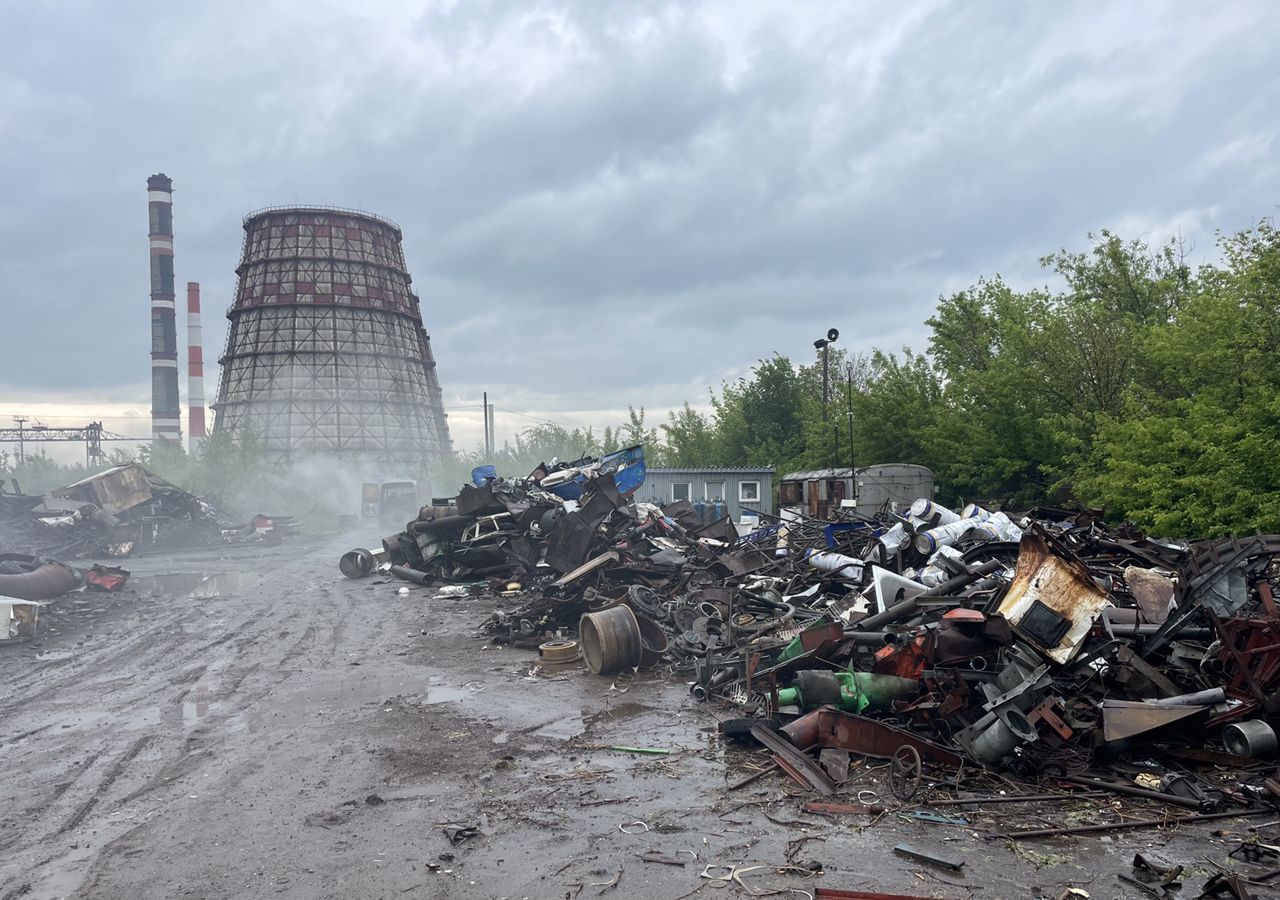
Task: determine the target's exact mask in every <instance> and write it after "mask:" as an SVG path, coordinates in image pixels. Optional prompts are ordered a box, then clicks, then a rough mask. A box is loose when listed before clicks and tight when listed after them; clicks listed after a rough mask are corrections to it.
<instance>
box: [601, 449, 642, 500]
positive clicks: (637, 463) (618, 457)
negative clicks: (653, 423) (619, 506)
mask: <svg viewBox="0 0 1280 900" xmlns="http://www.w3.org/2000/svg"><path fill="white" fill-rule="evenodd" d="M600 468H601V471H604V472H613V483H614V484H616V485H617V486H618V493H619V494H621V495H622V496H624V497H626V496H629V495H630V494H634V493H635V492H636V489H637V488H639V487H640V485H642V484H644V478H645V475H646V474H647V473H648V471H649V470H648V469H647V468H645V464H644V447H643V446H642V445H640V444H636V445H635V446H634V447H624V448H623V449H621V450H618V451H615V452H613V453H610V454H608V455H607V456H605V457H604V459H602V460H600Z"/></svg>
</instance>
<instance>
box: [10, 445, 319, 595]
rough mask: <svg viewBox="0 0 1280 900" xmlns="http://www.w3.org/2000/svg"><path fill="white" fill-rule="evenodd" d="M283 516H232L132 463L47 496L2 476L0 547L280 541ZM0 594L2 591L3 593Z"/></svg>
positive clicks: (96, 552)
mask: <svg viewBox="0 0 1280 900" xmlns="http://www.w3.org/2000/svg"><path fill="white" fill-rule="evenodd" d="M294 531H295V526H294V523H293V520H292V519H291V518H289V517H287V516H262V515H259V516H255V517H254V518H253V519H252V520H250V521H249V522H243V521H239V520H237V519H235V518H234V517H233V516H231V515H230V514H228V513H227V512H226V511H225V510H223V509H221V508H219V507H218V506H217V505H216V504H214V503H211V502H210V501H208V500H206V499H205V498H203V497H198V496H196V495H195V494H192V493H190V492H188V491H184V490H183V489H182V488H180V487H177V486H176V485H174V484H171V483H169V482H168V481H165V480H164V479H163V478H161V477H160V476H158V475H156V474H155V473H153V472H150V471H148V470H147V469H145V468H144V467H142V466H141V465H138V464H137V463H129V464H126V465H122V466H116V467H115V468H112V469H107V470H106V471H104V472H99V473H97V474H96V475H91V476H89V477H88V478H85V479H82V480H81V481H77V482H76V483H75V484H69V485H67V486H66V487H61V488H58V489H57V490H54V491H52V492H50V493H48V494H45V495H28V494H24V493H22V491H21V489H20V487H19V486H18V484H17V483H16V482H15V483H13V485H12V490H11V491H10V490H6V486H5V484H4V483H3V482H0V549H7V550H20V551H23V552H25V553H31V554H35V555H37V556H48V557H57V558H61V559H72V558H75V557H77V556H112V557H120V556H130V555H132V554H133V553H135V552H139V551H145V550H152V549H155V550H168V549H179V548H186V547H199V546H210V545H217V544H223V543H230V544H234V543H249V542H258V541H267V542H278V541H279V540H280V539H281V538H283V537H285V536H287V535H289V534H291V533H293V532H294ZM0 593H3V592H0Z"/></svg>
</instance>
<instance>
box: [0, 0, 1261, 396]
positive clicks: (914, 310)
mask: <svg viewBox="0 0 1280 900" xmlns="http://www.w3.org/2000/svg"><path fill="white" fill-rule="evenodd" d="M1176 9H1177V12H1176V13H1174V12H1170V8H1169V7H1168V6H1166V5H1164V4H1151V5H1140V4H1125V5H1122V6H1121V5H1117V6H1112V7H1105V8H1100V7H1098V6H1096V5H1092V4H1079V5H1065V6H1064V5H1057V6H1045V5H1022V4H1009V5H1003V6H994V5H975V4H965V3H950V4H934V5H932V6H929V7H923V6H922V7H914V6H913V7H910V8H908V9H905V10H904V9H902V8H901V5H898V4H884V5H881V6H869V5H858V7H857V8H856V9H854V10H852V11H849V12H845V11H833V10H832V9H831V8H829V7H828V6H826V5H822V4H812V5H807V4H799V5H794V4H793V5H789V6H788V7H787V8H786V9H785V10H782V11H780V10H779V9H778V8H775V7H772V6H771V5H765V4H761V5H753V4H746V5H744V4H738V3H732V4H728V3H727V4H683V3H658V4H646V5H614V4H596V3H585V2H584V3H569V2H564V3H559V2H556V3H551V2H548V3H537V4H526V3H496V2H485V3H457V4H430V5H422V6H420V7H418V8H414V7H410V6H408V5H405V4H397V3H388V4H384V5H379V4H372V5H368V6H364V7H361V8H359V9H356V8H354V7H350V6H349V5H347V4H337V3H335V4H332V5H329V4H316V3H308V4H288V3H282V2H276V3H272V2H267V3H252V4H250V3H247V2H246V3H233V4H218V5H216V6H215V5H211V6H209V7H207V8H202V7H199V6H198V5H195V4H187V5H172V4H170V5H160V4H151V3H146V4H143V3H133V4H127V3H124V4H110V5H102V4H94V3H87V2H86V3H81V4H72V3H64V4H39V5H27V6H21V7H19V6H16V5H12V9H9V10H7V11H6V12H5V13H4V14H3V17H4V20H5V22H6V26H7V27H5V28H3V29H0V34H3V37H0V51H3V52H0V127H2V128H3V132H4V134H5V136H6V140H5V141H3V142H0V165H2V166H4V169H5V171H6V172H8V173H10V175H11V179H10V180H11V181H12V186H11V188H10V189H8V190H7V191H6V194H5V196H4V197H3V198H2V199H0V242H2V243H0V246H3V247H4V248H5V249H4V252H3V253H0V292H2V293H0V296H3V297H4V305H5V309H6V313H7V314H8V315H7V324H8V326H9V328H10V329H11V330H16V331H17V332H18V333H23V332H26V333H35V334H38V335H40V336H42V337H52V336H54V335H57V336H58V340H59V342H60V343H62V345H63V346H65V347H66V348H67V351H68V353H69V354H70V355H71V356H72V357H73V358H74V359H76V360H77V365H75V366H51V365H49V364H48V362H47V359H48V357H47V353H46V351H45V350H44V348H42V347H41V345H40V344H39V343H38V342H34V341H32V342H19V344H18V346H16V347H15V348H14V349H13V351H12V352H10V353H9V354H7V355H6V357H5V359H4V361H3V362H0V385H3V386H4V387H5V392H6V393H7V394H9V395H11V396H21V395H23V394H27V395H30V396H32V397H34V396H37V395H38V394H40V392H42V391H54V390H56V391H62V392H67V391H74V390H76V389H78V388H80V389H84V390H85V391H86V394H87V393H88V392H89V388H90V387H92V389H93V391H95V392H101V391H103V390H106V391H110V390H111V388H112V387H113V386H115V387H118V389H119V390H120V391H121V392H124V391H126V390H136V386H137V385H139V384H141V383H144V382H145V379H146V367H147V349H148V335H147V299H146V293H147V270H146V266H147V260H146V240H145V231H144V228H145V225H144V221H145V220H144V217H145V206H144V203H143V200H144V198H143V182H144V179H145V177H146V175H148V174H150V173H151V172H152V171H158V170H164V171H167V172H168V174H170V175H171V176H173V178H174V179H175V184H176V189H177V193H176V197H175V204H176V205H175V230H176V235H177V236H176V254H177V269H178V280H179V282H183V281H186V280H198V281H200V282H202V284H203V285H204V295H205V308H206V344H207V355H209V356H213V355H215V353H216V351H217V350H218V349H220V347H221V343H222V329H221V327H220V326H222V325H223V324H224V323H222V322H221V321H219V314H220V312H221V311H222V309H223V308H225V306H226V305H227V304H228V303H229V302H230V299H231V296H232V293H233V291H234V281H235V280H234V272H233V268H234V266H235V262H236V257H237V254H238V252H239V243H240V234H241V232H240V219H241V217H242V216H243V215H244V214H245V213H246V212H248V211H249V210H251V209H253V208H256V207H260V206H263V205H267V204H277V203H293V202H304V203H333V204H337V205H346V206H358V207H363V208H367V209H371V210H374V211H377V212H379V213H382V214H385V215H387V216H390V217H391V218H393V219H395V220H397V221H398V222H400V224H401V225H402V226H403V228H404V234H405V250H406V255H407V257H408V260H409V265H410V269H411V272H412V273H413V275H414V277H415V279H416V284H417V287H418V290H419V292H420V293H421V295H422V299H423V308H424V313H425V317H426V321H427V326H428V328H429V330H431V331H432V333H433V340H434V344H435V350H436V355H437V360H438V362H439V365H440V372H441V376H442V379H443V383H444V389H445V393H446V397H447V398H450V402H453V403H462V402H463V401H470V400H473V399H474V398H475V397H476V396H477V395H478V393H479V391H480V390H482V389H485V388H488V389H491V390H493V391H494V392H495V393H497V394H500V395H502V396H504V397H510V398H513V399H512V400H510V401H509V404H510V403H516V402H519V403H521V404H526V406H527V408H536V409H541V410H551V411H554V410H564V411H566V412H570V411H572V412H573V413H574V414H575V415H577V414H580V413H582V411H584V410H585V411H589V410H593V409H595V410H600V411H601V415H602V416H606V415H613V414H614V412H613V411H616V410H618V409H620V408H625V406H626V404H627V403H634V404H636V405H640V404H644V405H646V406H648V407H649V408H650V409H665V408H669V407H671V406H675V405H678V404H679V403H680V402H681V401H682V400H684V399H690V400H692V401H694V402H701V401H702V400H704V398H705V386H706V385H709V384H710V385H717V384H718V383H719V382H720V380H721V379H722V378H723V377H726V376H729V375H731V374H733V373H736V372H740V371H742V369H743V367H744V366H746V365H749V364H750V363H751V362H752V361H754V360H755V359H758V358H760V357H762V356H766V355H768V354H769V353H770V352H772V351H773V350H781V351H784V352H788V353H790V354H792V355H793V356H795V357H802V356H804V355H805V354H806V353H807V352H809V348H810V342H811V340H812V338H813V336H814V334H815V333H817V332H820V331H822V330H824V329H825V328H826V327H828V326H829V325H835V326H837V327H839V328H840V329H841V331H842V333H843V334H844V335H846V337H845V338H842V343H844V342H845V341H848V346H849V347H851V348H852V349H854V350H855V351H856V350H867V349H869V348H870V347H872V346H875V345H878V346H883V347H886V348H890V349H896V348H898V347H900V346H901V345H903V344H906V343H910V344H913V345H914V346H917V347H921V346H923V341H922V339H921V337H920V334H921V330H920V327H921V322H922V321H923V319H924V318H926V317H927V316H928V315H929V313H930V311H931V309H932V307H933V304H934V303H935V301H936V299H937V297H938V295H939V294H940V293H943V292H945V291H948V290H954V289H956V288H958V287H961V286H964V285H966V284H969V283H971V282H972V281H974V280H975V279H976V278H977V277H978V276H980V275H992V274H996V273H997V272H1001V273H1004V274H1006V275H1007V276H1008V277H1010V278H1011V279H1012V280H1014V281H1015V282H1016V283H1024V284H1034V283H1044V282H1045V281H1047V280H1049V275H1048V274H1047V273H1042V272H1039V271H1038V270H1037V269H1036V268H1035V266H1034V260H1035V259H1036V258H1037V257H1038V256H1040V255H1042V254H1044V253H1047V252H1050V251H1053V250H1054V249H1056V248H1058V247H1062V246H1067V247H1079V246H1081V245H1082V244H1083V242H1084V238H1085V234H1086V232H1088V231H1090V230H1097V229H1098V228H1101V227H1117V226H1118V225H1120V224H1123V223H1151V224H1150V226H1149V227H1150V228H1151V229H1153V230H1161V231H1168V230H1170V229H1173V230H1176V229H1177V228H1179V227H1181V226H1185V227H1186V228H1187V229H1188V230H1189V231H1190V232H1191V233H1190V234H1188V235H1187V236H1188V237H1189V238H1190V239H1192V240H1193V241H1194V242H1195V244H1196V245H1197V247H1198V248H1200V249H1201V250H1202V251H1203V252H1206V253H1209V252H1211V248H1212V243H1213V238H1212V233H1213V230H1214V229H1215V228H1222V229H1226V230H1233V229H1236V228H1239V227H1244V226H1246V225H1248V224H1250V222H1251V221H1252V220H1253V219H1255V218H1256V217H1258V216H1263V215H1267V214H1270V213H1272V212H1273V211H1274V208H1275V204H1276V199H1277V196H1278V190H1277V189H1278V188H1280V169H1277V167H1276V166H1275V165H1274V164H1270V163H1269V160H1268V151H1267V148H1268V147H1271V146H1273V145H1274V144H1273V142H1274V139H1275V131H1274V128H1275V126H1274V124H1273V123H1274V118H1273V114H1274V110H1275V109H1276V108H1277V106H1280V102H1278V101H1280V73H1278V72H1277V70H1276V69H1275V67H1274V65H1273V63H1272V55H1273V49H1272V48H1273V47H1274V46H1275V44H1276V42H1277V40H1276V39H1277V37H1280V25H1278V24H1276V23H1275V22H1274V21H1273V17H1268V16H1266V15H1265V14H1264V11H1263V10H1260V8H1259V7H1258V6H1256V5H1253V4H1244V3H1242V4H1215V5H1213V6H1212V7H1210V6H1201V5H1187V6H1180V7H1177V8H1176ZM55 35H56V38H57V39H56V40H55V39H54V36H55ZM513 348H515V349H513ZM213 381H214V379H213V378H210V379H209V388H210V390H212V387H213ZM95 396H96V394H95ZM518 408H525V407H518Z"/></svg>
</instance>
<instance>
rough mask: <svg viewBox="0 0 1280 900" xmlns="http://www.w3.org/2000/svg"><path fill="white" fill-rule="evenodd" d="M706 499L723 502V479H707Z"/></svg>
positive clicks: (710, 501)
mask: <svg viewBox="0 0 1280 900" xmlns="http://www.w3.org/2000/svg"><path fill="white" fill-rule="evenodd" d="M706 501H707V502H708V503H723V502H724V482H723V481H708V482H707V495H706Z"/></svg>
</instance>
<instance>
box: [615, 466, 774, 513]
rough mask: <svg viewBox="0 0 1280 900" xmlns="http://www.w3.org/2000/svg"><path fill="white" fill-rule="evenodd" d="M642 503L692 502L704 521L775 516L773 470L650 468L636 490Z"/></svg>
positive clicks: (763, 468) (712, 467) (722, 467)
mask: <svg viewBox="0 0 1280 900" xmlns="http://www.w3.org/2000/svg"><path fill="white" fill-rule="evenodd" d="M635 499H636V500H637V501H639V502H645V503H653V504H655V505H657V506H662V505H664V504H667V503H671V502H674V501H677V500H688V501H689V502H690V503H692V504H693V508H694V510H695V511H697V513H698V515H699V516H700V517H701V518H702V520H703V521H704V522H708V523H709V522H714V521H715V520H716V519H720V518H723V517H724V516H726V515H727V516H728V517H729V518H731V519H732V520H733V521H735V522H739V523H741V522H742V521H744V520H750V519H757V518H759V516H760V514H761V513H763V514H764V515H765V516H766V517H767V516H769V515H772V514H773V469H772V468H769V467H761V468H737V467H733V466H706V467H700V468H670V467H656V468H650V469H649V470H648V473H647V477H646V478H645V482H644V484H643V485H642V486H641V487H640V488H639V489H638V490H637V491H636V493H635Z"/></svg>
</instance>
